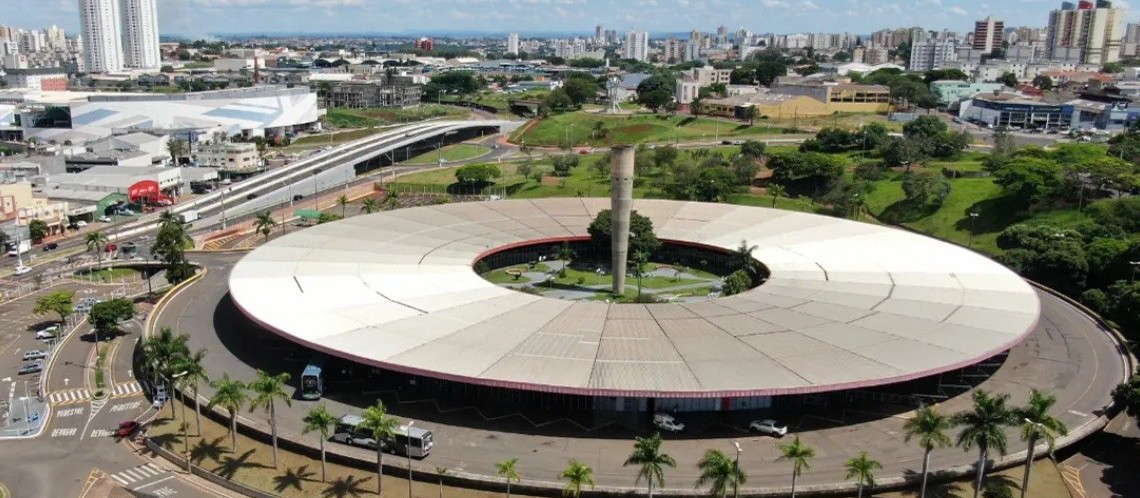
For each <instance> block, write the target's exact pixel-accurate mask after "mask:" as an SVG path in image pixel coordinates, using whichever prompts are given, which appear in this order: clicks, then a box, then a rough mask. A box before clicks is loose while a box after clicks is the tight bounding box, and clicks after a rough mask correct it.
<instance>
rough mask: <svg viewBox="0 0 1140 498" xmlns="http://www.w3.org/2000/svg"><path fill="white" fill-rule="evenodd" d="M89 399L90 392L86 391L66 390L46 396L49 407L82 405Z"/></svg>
mask: <svg viewBox="0 0 1140 498" xmlns="http://www.w3.org/2000/svg"><path fill="white" fill-rule="evenodd" d="M89 399H91V391H89V390H87V389H68V390H66V391H56V392H53V393H51V394H48V403H49V404H51V405H70V404H74V403H82V402H84V401H87V400H89Z"/></svg>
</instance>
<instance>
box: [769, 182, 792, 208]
mask: <svg viewBox="0 0 1140 498" xmlns="http://www.w3.org/2000/svg"><path fill="white" fill-rule="evenodd" d="M768 195H771V196H772V207H775V206H776V199H779V198H780V197H784V196H787V195H788V190H785V189H784V187H783V186H782V185H779V183H771V185H768Z"/></svg>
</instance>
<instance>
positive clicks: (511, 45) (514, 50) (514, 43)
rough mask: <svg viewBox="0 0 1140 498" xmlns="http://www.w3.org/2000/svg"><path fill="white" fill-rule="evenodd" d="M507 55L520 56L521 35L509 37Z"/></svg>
mask: <svg viewBox="0 0 1140 498" xmlns="http://www.w3.org/2000/svg"><path fill="white" fill-rule="evenodd" d="M507 53H508V54H515V55H516V56H517V55H519V34H518V33H511V34H510V35H509V36H507Z"/></svg>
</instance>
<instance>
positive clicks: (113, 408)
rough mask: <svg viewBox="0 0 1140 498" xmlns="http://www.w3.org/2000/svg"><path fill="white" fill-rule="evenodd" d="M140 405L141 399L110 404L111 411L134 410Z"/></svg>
mask: <svg viewBox="0 0 1140 498" xmlns="http://www.w3.org/2000/svg"><path fill="white" fill-rule="evenodd" d="M140 406H142V401H132V402H130V403H120V404H117V405H113V406H111V413H115V412H124V411H127V410H135V409H137V408H138V407H140Z"/></svg>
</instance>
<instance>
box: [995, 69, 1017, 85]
mask: <svg viewBox="0 0 1140 498" xmlns="http://www.w3.org/2000/svg"><path fill="white" fill-rule="evenodd" d="M997 82H998V83H1001V84H1003V85H1005V86H1008V87H1010V88H1016V87H1017V84H1018V83H1019V81H1018V80H1017V75H1016V74H1013V73H1011V72H1009V71H1006V72H1004V73H1002V75H1001V76H1000V77H998V79H997Z"/></svg>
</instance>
